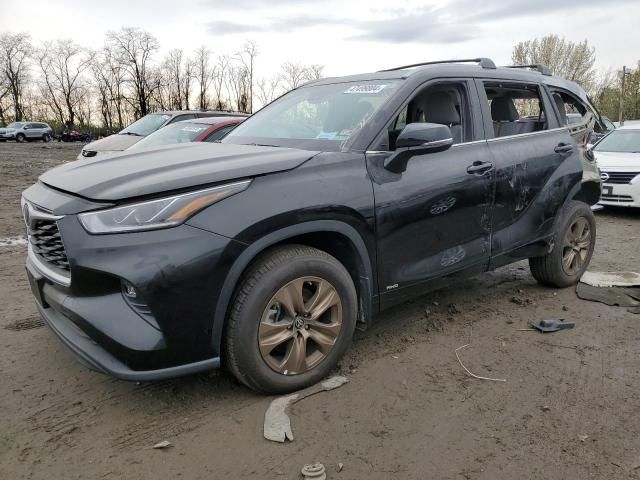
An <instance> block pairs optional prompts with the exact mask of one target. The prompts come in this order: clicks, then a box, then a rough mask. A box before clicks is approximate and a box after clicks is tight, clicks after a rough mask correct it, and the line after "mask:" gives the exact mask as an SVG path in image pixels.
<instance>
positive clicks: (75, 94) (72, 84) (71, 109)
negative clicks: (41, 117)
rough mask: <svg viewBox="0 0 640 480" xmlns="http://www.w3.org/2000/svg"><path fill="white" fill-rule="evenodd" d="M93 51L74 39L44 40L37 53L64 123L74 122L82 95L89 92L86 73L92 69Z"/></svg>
mask: <svg viewBox="0 0 640 480" xmlns="http://www.w3.org/2000/svg"><path fill="white" fill-rule="evenodd" d="M92 60H93V55H92V53H91V52H89V51H87V50H86V49H84V48H82V47H80V46H79V45H77V44H76V43H74V42H73V41H72V40H56V41H55V42H53V43H45V44H44V46H43V48H42V49H40V53H39V54H38V64H39V65H40V68H41V70H42V74H43V77H44V80H45V83H46V85H47V92H48V93H49V95H50V96H51V97H52V98H51V101H52V104H53V105H54V106H55V110H56V112H57V113H58V115H59V116H60V120H61V121H62V123H64V124H65V125H69V126H71V125H73V124H74V123H75V120H76V116H77V113H78V112H77V107H78V104H79V103H80V101H81V97H82V96H83V95H84V94H86V91H85V85H84V78H83V76H82V75H83V73H84V72H85V71H86V70H87V69H89V67H90V66H91V62H92Z"/></svg>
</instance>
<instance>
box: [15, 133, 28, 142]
mask: <svg viewBox="0 0 640 480" xmlns="http://www.w3.org/2000/svg"><path fill="white" fill-rule="evenodd" d="M25 140H26V137H25V136H24V134H23V133H19V134H18V135H16V142H18V143H24V141H25Z"/></svg>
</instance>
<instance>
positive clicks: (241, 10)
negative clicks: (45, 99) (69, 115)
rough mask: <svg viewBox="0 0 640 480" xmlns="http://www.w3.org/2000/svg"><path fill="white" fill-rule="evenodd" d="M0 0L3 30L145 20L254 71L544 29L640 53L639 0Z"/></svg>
mask: <svg viewBox="0 0 640 480" xmlns="http://www.w3.org/2000/svg"><path fill="white" fill-rule="evenodd" d="M390 4H391V2H388V1H387V0H368V1H366V2H364V1H346V0H342V1H340V0H306V1H293V0H182V1H177V0H173V1H172V0H107V1H104V0H100V1H95V2H94V1H92V0H84V1H79V0H73V1H71V0H56V1H55V2H52V1H51V0H27V1H25V2H17V3H16V1H15V0H0V11H2V12H3V13H2V15H0V31H7V30H8V31H13V32H18V31H26V32H28V33H30V34H31V36H32V37H33V39H34V40H35V41H36V42H38V41H40V40H49V39H54V38H61V37H67V38H72V39H73V40H75V41H76V42H78V43H80V44H82V45H85V46H88V47H92V48H99V47H100V46H101V45H102V43H103V40H104V33H105V32H106V31H108V30H117V29H118V28H120V27H121V26H136V27H141V28H143V29H146V30H148V31H149V32H151V33H152V34H154V35H155V36H156V37H157V38H158V40H159V41H160V44H161V47H162V49H163V52H164V51H167V50H169V49H171V48H183V49H185V50H186V51H191V50H193V49H195V48H196V47H198V46H200V45H203V44H204V45H207V46H208V47H209V48H210V49H211V50H212V51H213V52H214V53H215V54H220V53H233V52H234V51H235V50H236V49H237V48H238V47H239V46H240V45H241V44H242V43H243V41H244V40H245V39H253V40H255V41H256V42H257V45H258V48H259V53H260V55H259V57H258V63H257V67H256V68H257V71H256V76H257V77H261V76H263V75H270V74H273V73H274V72H275V71H276V70H277V69H278V66H279V65H280V64H281V63H282V62H284V61H288V60H290V61H296V62H301V63H306V64H310V63H320V64H323V65H325V74H326V75H330V76H333V75H346V74H350V73H357V72H364V71H372V70H379V69H382V68H389V67H393V66H398V65H402V64H406V63H415V62H419V61H428V60H437V59H445V58H464V57H476V56H487V57H490V58H493V59H494V60H495V61H496V62H497V63H498V64H506V63H509V59H510V54H511V48H512V46H513V45H514V44H515V43H517V42H519V41H522V40H527V39H531V38H534V37H540V36H544V35H547V34H549V33H556V34H559V35H564V36H566V37H567V38H568V39H570V40H574V41H581V40H583V39H587V40H588V41H589V43H590V44H591V45H593V46H594V47H596V55H597V65H598V67H599V68H601V69H609V68H614V69H619V68H620V67H621V66H622V65H623V64H626V65H635V64H636V63H637V61H638V60H640V49H639V48H638V46H639V45H640V28H639V26H638V19H639V18H640V0H608V1H606V2H603V1H602V0H528V1H526V2H523V1H518V0H500V1H496V0H481V1H478V0H432V1H410V0H405V1H402V0H399V1H396V2H393V3H392V5H393V7H392V8H391V7H390V6H389V5H390Z"/></svg>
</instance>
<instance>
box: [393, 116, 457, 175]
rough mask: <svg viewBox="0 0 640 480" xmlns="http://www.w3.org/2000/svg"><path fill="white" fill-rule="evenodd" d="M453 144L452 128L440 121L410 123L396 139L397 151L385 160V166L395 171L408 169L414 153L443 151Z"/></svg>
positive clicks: (400, 171) (399, 171)
mask: <svg viewBox="0 0 640 480" xmlns="http://www.w3.org/2000/svg"><path fill="white" fill-rule="evenodd" d="M451 145H453V135H452V134H451V129H449V127H447V126H446V125H442V124H440V123H410V124H408V125H407V126H406V127H404V128H403V129H402V131H401V132H400V135H398V138H397V140H396V151H395V152H394V153H393V154H392V155H391V156H390V157H389V158H387V159H386V160H385V162H384V168H386V169H387V170H389V171H390V172H394V173H402V172H404V171H405V170H406V169H407V163H408V162H409V159H410V158H411V157H413V156H414V155H424V154H426V153H435V152H442V151H444V150H447V149H448V148H450V147H451Z"/></svg>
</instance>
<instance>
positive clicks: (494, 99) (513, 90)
mask: <svg viewBox="0 0 640 480" xmlns="http://www.w3.org/2000/svg"><path fill="white" fill-rule="evenodd" d="M485 92H486V94H487V100H488V101H489V110H490V111H491V121H492V123H493V132H494V135H495V136H496V137H507V136H511V135H525V134H527V133H533V132H539V131H543V130H548V129H549V126H548V122H547V116H546V112H545V111H544V102H543V101H542V97H541V96H540V89H539V87H538V86H537V85H525V84H503V83H492V82H491V83H490V82H486V83H485Z"/></svg>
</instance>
